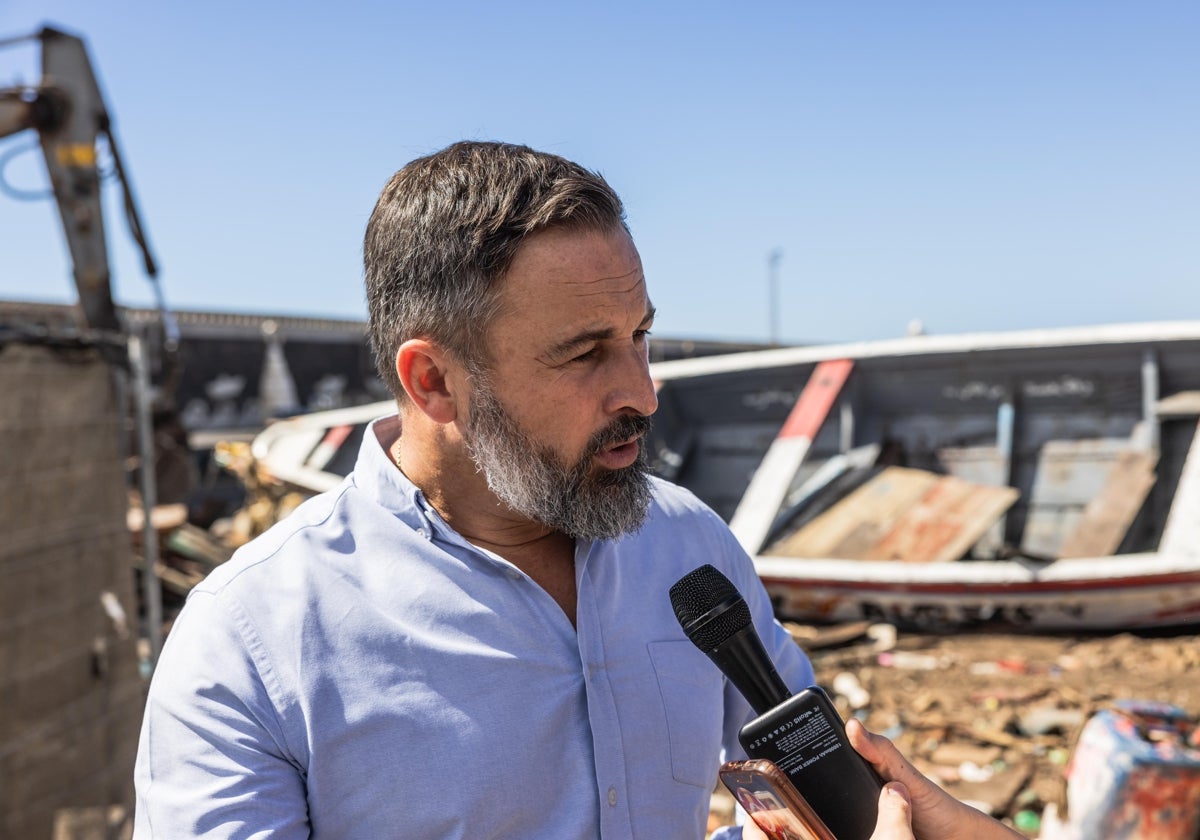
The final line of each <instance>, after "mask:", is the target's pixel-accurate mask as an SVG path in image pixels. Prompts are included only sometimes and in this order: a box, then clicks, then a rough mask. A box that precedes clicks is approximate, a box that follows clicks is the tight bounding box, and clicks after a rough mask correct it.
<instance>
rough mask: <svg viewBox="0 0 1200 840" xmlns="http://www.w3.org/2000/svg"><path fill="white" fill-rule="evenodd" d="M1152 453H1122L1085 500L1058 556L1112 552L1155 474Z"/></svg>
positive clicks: (1122, 536) (1127, 527) (1147, 491)
mask: <svg viewBox="0 0 1200 840" xmlns="http://www.w3.org/2000/svg"><path fill="white" fill-rule="evenodd" d="M1157 463H1158V454H1157V453H1155V452H1135V451H1129V452H1122V453H1121V454H1120V455H1119V456H1117V460H1116V463H1114V464H1113V467H1112V469H1111V470H1110V471H1109V474H1108V480H1107V481H1106V482H1105V483H1104V486H1103V487H1102V488H1101V490H1100V492H1099V494H1097V495H1096V497H1095V498H1094V499H1092V500H1091V501H1090V502H1088V503H1087V505H1086V506H1085V507H1084V509H1083V516H1082V517H1081V518H1080V520H1079V523H1078V524H1077V525H1076V527H1075V530H1074V531H1072V532H1071V533H1070V534H1068V535H1067V537H1066V539H1064V540H1063V544H1062V547H1061V548H1059V551H1058V556H1059V557H1107V556H1108V555H1110V554H1113V553H1114V552H1116V550H1117V549H1118V548H1119V547H1120V545H1121V541H1122V540H1123V539H1124V538H1125V532H1126V531H1128V530H1129V526H1130V525H1131V524H1133V518H1134V517H1135V516H1137V512H1138V511H1139V510H1141V507H1142V504H1143V503H1144V502H1145V501H1146V496H1147V495H1148V494H1149V493H1150V488H1151V487H1153V486H1154V482H1155V480H1156V479H1157V476H1156V475H1155V473H1154V467H1155V465H1156V464H1157Z"/></svg>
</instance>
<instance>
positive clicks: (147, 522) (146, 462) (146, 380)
mask: <svg viewBox="0 0 1200 840" xmlns="http://www.w3.org/2000/svg"><path fill="white" fill-rule="evenodd" d="M129 364H130V367H131V368H132V369H133V405H134V413H135V415H136V417H135V419H136V421H137V443H138V477H139V479H140V487H141V495H142V514H143V516H142V520H143V521H142V597H143V600H144V602H145V607H146V637H147V639H148V640H149V642H150V668H151V671H153V669H154V667H155V666H156V665H157V664H158V655H159V654H160V653H161V652H162V643H163V639H162V624H163V610H162V588H161V587H160V586H159V583H158V573H157V572H156V571H155V569H154V564H155V561H156V560H157V559H158V532H157V531H155V530H154V522H153V521H152V514H153V512H154V507H155V505H157V504H158V487H157V483H156V481H155V477H154V429H153V426H152V421H151V416H150V367H149V361H148V359H147V358H146V349H145V346H144V345H143V344H142V340H141V339H140V338H139V337H138V336H136V335H131V336H129Z"/></svg>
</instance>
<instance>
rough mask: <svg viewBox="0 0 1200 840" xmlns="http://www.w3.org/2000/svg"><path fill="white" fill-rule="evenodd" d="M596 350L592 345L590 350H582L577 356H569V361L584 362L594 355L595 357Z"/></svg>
mask: <svg viewBox="0 0 1200 840" xmlns="http://www.w3.org/2000/svg"><path fill="white" fill-rule="evenodd" d="M596 352H597V351H596V348H595V347H593V348H592V349H591V350H585V351H584V352H582V353H580V354H579V355H578V356H573V357H571V360H570V361H572V362H586V361H588V360H589V359H592V358H594V357H595V355H596Z"/></svg>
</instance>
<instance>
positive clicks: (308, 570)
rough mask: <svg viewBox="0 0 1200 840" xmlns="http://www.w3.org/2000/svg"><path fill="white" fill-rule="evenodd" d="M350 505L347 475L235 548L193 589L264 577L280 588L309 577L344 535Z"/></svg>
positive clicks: (249, 584) (253, 583)
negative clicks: (345, 478) (338, 483)
mask: <svg viewBox="0 0 1200 840" xmlns="http://www.w3.org/2000/svg"><path fill="white" fill-rule="evenodd" d="M354 504H355V501H354V485H353V483H352V481H351V480H350V479H347V480H346V481H344V482H343V483H342V484H340V485H339V486H338V487H336V488H334V489H332V490H328V491H326V492H324V493H319V494H318V495H316V496H313V497H312V498H310V499H307V500H306V501H304V502H303V503H302V504H300V505H299V506H298V507H297V508H296V509H295V510H293V511H292V512H291V513H289V514H288V515H287V516H285V517H283V518H282V519H280V520H279V521H278V522H276V523H274V524H273V525H271V527H269V528H268V529H267V530H266V531H264V532H263V533H261V534H259V535H258V536H256V537H254V539H252V540H250V541H249V542H247V543H246V544H245V545H243V546H241V547H239V548H238V549H237V551H235V552H234V554H233V556H232V557H231V558H230V559H229V560H228V561H227V562H225V563H223V564H222V565H220V566H218V567H217V568H216V569H214V570H213V571H212V572H211V573H210V574H209V575H208V577H206V578H205V579H204V581H203V582H201V583H200V584H199V585H198V586H197V590H198V591H201V592H205V591H207V592H209V593H212V594H218V593H220V592H222V591H223V590H226V589H230V588H233V589H237V590H240V589H245V588H250V589H254V588H257V586H258V584H259V583H261V582H264V581H265V582H268V583H269V584H270V586H271V587H272V588H274V589H278V588H279V586H280V585H281V584H285V583H286V582H287V581H289V580H290V581H293V582H295V581H298V580H299V579H300V578H303V577H309V576H311V575H312V574H313V573H314V571H315V570H316V569H319V568H320V567H321V566H322V564H323V563H324V561H325V559H326V557H327V555H328V554H329V550H330V548H331V546H333V545H335V544H337V543H338V542H339V541H342V540H344V539H345V538H346V537H347V535H348V532H349V529H350V519H351V517H350V516H348V515H347V509H348V508H350V507H352V506H353V505H354Z"/></svg>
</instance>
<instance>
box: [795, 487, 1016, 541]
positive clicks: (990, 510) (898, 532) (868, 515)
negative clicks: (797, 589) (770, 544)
mask: <svg viewBox="0 0 1200 840" xmlns="http://www.w3.org/2000/svg"><path fill="white" fill-rule="evenodd" d="M1017 495H1018V494H1017V491H1016V490H1015V489H1013V488H1011V487H989V486H986V485H981V484H975V483H972V482H969V481H964V480H963V479H961V478H957V477H955V476H948V475H939V474H937V473H932V472H926V471H924V470H914V469H907V468H905V467H890V468H888V469H886V470H884V471H883V472H881V473H880V474H879V475H877V476H876V477H875V478H873V479H871V480H870V481H868V482H867V483H866V484H864V485H863V486H862V487H860V488H858V489H857V490H855V491H854V492H853V493H851V494H850V495H848V496H847V497H846V498H845V499H843V500H842V501H840V502H838V503H837V504H836V505H834V506H833V507H831V508H830V509H829V510H827V511H825V513H823V514H821V515H820V516H818V517H817V518H815V519H813V521H812V522H810V523H808V524H807V525H805V526H804V527H803V528H801V529H800V530H798V531H796V533H794V534H792V535H791V536H789V537H787V538H785V539H784V540H781V541H780V542H779V544H777V545H776V546H775V547H774V548H773V549H772V551H771V554H776V555H783V556H788V557H833V558H844V559H850V560H900V561H904V562H912V563H928V562H939V561H949V560H957V559H958V558H959V557H961V556H962V555H963V554H965V553H966V551H967V550H968V549H969V548H970V547H971V546H972V545H973V544H974V543H975V542H976V541H977V540H978V539H979V538H980V537H981V536H983V534H984V533H985V532H986V531H987V529H988V528H990V527H991V526H992V524H993V523H995V522H996V520H997V519H999V517H1000V516H1002V515H1003V514H1004V512H1005V511H1006V510H1008V508H1009V507H1011V506H1012V504H1013V502H1015V501H1016V499H1017Z"/></svg>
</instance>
